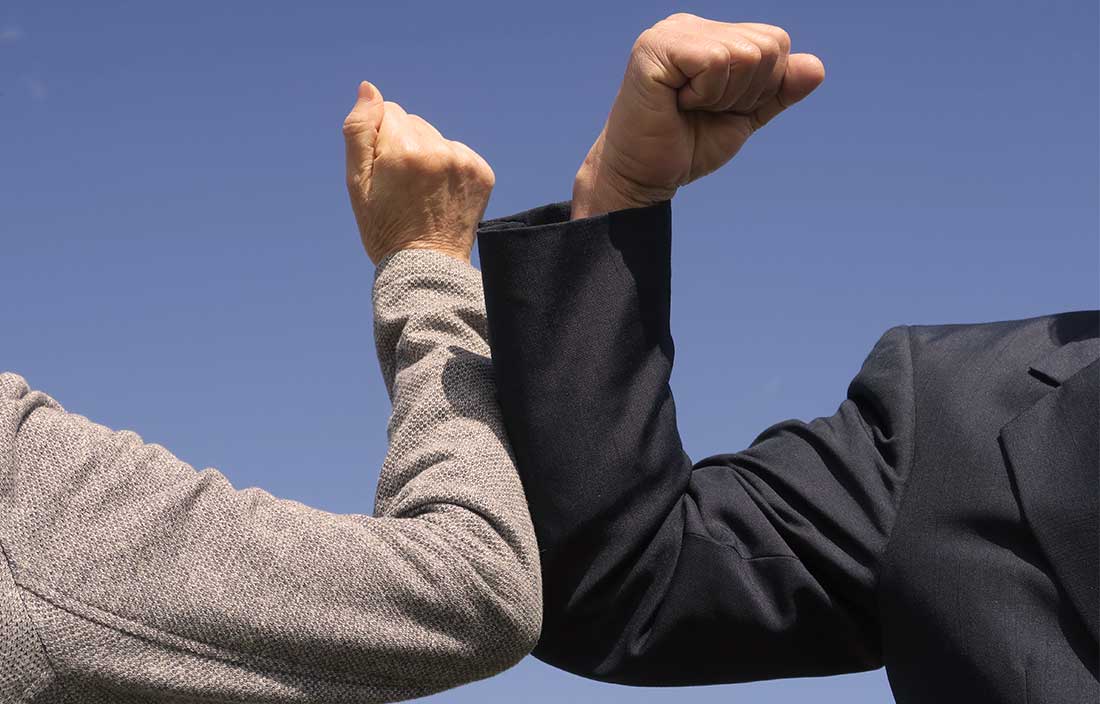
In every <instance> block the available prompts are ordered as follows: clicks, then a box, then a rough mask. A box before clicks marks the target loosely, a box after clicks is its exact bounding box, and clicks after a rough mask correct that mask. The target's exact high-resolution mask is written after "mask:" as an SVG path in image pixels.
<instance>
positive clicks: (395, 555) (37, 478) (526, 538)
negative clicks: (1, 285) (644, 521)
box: [0, 250, 541, 704]
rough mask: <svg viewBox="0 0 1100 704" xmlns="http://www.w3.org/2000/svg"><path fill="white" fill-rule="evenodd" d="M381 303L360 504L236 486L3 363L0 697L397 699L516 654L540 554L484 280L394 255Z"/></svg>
mask: <svg viewBox="0 0 1100 704" xmlns="http://www.w3.org/2000/svg"><path fill="white" fill-rule="evenodd" d="M373 301H374V315H375V318H374V320H375V322H374V325H375V327H374V330H375V340H376V343H377V352H378V358H379V360H380V363H381V367H382V373H383V376H384V378H385V382H386V387H387V389H388V391H389V393H390V396H391V399H392V403H393V412H392V416H391V418H390V422H389V428H388V435H389V450H388V454H387V455H386V458H385V461H384V464H383V466H382V469H381V475H380V479H379V484H378V490H377V498H376V503H375V507H374V515H373V516H368V515H361V514H351V515H338V514H333V513H329V512H325V511H321V510H318V509H314V508H311V507H308V506H305V505H303V504H301V503H298V502H295V501H289V500H284V499H279V498H276V497H274V496H271V495H270V494H268V493H266V492H264V491H263V490H261V489H256V488H248V489H244V490H237V489H235V488H234V487H233V486H232V485H231V484H230V483H229V482H228V480H227V479H226V478H225V476H223V475H222V474H221V473H220V472H218V471H217V470H214V469H205V470H202V471H195V470H194V469H193V468H192V467H190V466H188V465H187V464H185V463H184V462H182V461H180V460H179V459H177V458H176V457H174V456H173V455H172V454H171V453H169V452H168V450H166V449H165V448H163V447H160V446H159V445H155V444H146V443H144V442H143V441H142V440H141V438H140V437H139V436H138V435H136V434H134V433H132V432H129V431H122V432H115V431H112V430H110V429H108V428H106V427H103V426H101V425H97V424H95V423H93V422H92V421H90V420H88V419H86V418H84V417H82V416H79V415H76V414H73V413H68V412H66V411H65V410H64V409H63V408H62V407H61V406H60V405H59V404H58V403H57V402H55V401H54V400H53V399H51V398H50V397H49V396H47V395H46V394H44V393H42V392H39V391H32V390H31V389H30V388H29V387H28V385H27V383H26V382H25V381H24V380H23V379H22V378H21V377H19V376H17V375H15V374H12V373H6V374H3V375H0V549H2V550H3V558H4V559H3V561H2V562H0V702H4V703H5V704H7V703H15V702H19V703H28V704H29V703H32V702H33V703H34V704H53V703H54V702H66V703H73V702H80V703H81V704H86V703H94V702H104V703H106V702H111V703H112V704H116V703H118V702H127V703H130V702H132V703H135V704H136V703H137V702H155V701H172V702H187V701H195V702H199V701H201V702H213V701H217V702H250V701H263V702H288V703H289V702H381V701H393V700H398V699H405V698H410V697H415V696H420V695H425V694H428V693H431V692H435V691H439V690H442V689H446V688H448V687H453V686H455V685H459V684H462V683H465V682H469V681H471V680H475V679H479V678H483V677H487V676H490V675H492V674H494V673H497V672H499V671H501V670H503V669H505V668H507V667H509V666H510V665H512V664H514V663H515V662H517V661H518V660H519V659H521V658H522V657H523V656H524V655H525V654H526V653H527V652H528V651H529V650H530V648H531V647H532V646H533V645H534V642H535V639H536V638H537V634H538V631H539V626H540V618H541V609H540V604H541V593H540V578H539V562H538V552H537V548H536V544H535V539H534V533H533V529H532V526H531V523H530V517H529V514H528V512H527V508H526V503H525V499H524V494H523V489H522V486H521V484H520V481H519V478H518V476H517V474H516V471H515V466H514V461H513V459H512V456H511V453H510V449H509V446H508V443H507V441H506V439H505V436H504V433H503V428H502V425H501V419H500V415H499V411H498V408H497V404H496V401H495V397H494V395H495V390H494V384H493V376H492V370H491V365H490V362H489V358H488V354H489V349H488V346H487V344H486V329H485V314H484V303H483V297H482V291H481V280H480V276H479V274H478V272H477V271H476V270H475V269H473V268H472V267H471V266H469V265H468V264H466V263H462V262H459V261H458V260H456V259H453V258H450V257H448V256H446V255H443V254H440V253H435V252H430V251H423V250H417V251H404V252H398V253H397V254H395V255H392V256H391V257H389V258H388V259H386V260H385V261H383V262H382V263H381V264H380V266H379V267H378V269H377V271H376V277H375V283H374V290H373ZM212 402H213V401H212ZM303 471H309V468H308V467H306V468H303Z"/></svg>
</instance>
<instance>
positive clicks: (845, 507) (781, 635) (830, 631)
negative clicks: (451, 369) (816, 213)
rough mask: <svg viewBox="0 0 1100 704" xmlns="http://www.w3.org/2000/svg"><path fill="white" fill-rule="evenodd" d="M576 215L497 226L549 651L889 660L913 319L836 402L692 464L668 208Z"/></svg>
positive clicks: (679, 665) (505, 387)
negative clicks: (890, 590) (885, 613)
mask: <svg viewBox="0 0 1100 704" xmlns="http://www.w3.org/2000/svg"><path fill="white" fill-rule="evenodd" d="M568 218H569V204H568V203H558V204H554V205H550V206H545V207H543V208H538V209H535V210H532V211H528V212H526V213H522V214H520V215H517V216H513V217H511V218H505V219H499V220H495V221H488V222H486V223H482V228H481V230H480V233H479V242H480V245H479V246H480V255H481V262H482V275H483V277H484V282H485V293H486V302H487V309H488V317H489V335H490V343H491V347H492V351H493V364H494V369H495V374H496V376H497V388H498V393H499V396H500V401H501V405H502V409H503V411H504V417H505V425H506V427H507V430H508V433H509V436H510V438H511V440H512V442H513V445H514V448H515V453H516V457H517V463H518V466H519V470H520V474H521V477H522V479H523V483H524V488H525V491H526V495H527V499H528V502H529V504H530V508H531V514H532V518H533V521H534V523H535V529H536V534H537V537H538V541H539V545H540V551H541V558H542V566H543V579H544V600H545V605H544V609H545V611H544V621H543V635H542V639H541V641H540V643H539V645H538V647H537V649H536V650H535V654H536V656H538V657H539V658H540V659H542V660H545V661H546V662H549V663H551V664H553V665H556V666H558V667H561V668H563V669H566V670H569V671H571V672H575V673H577V674H581V675H584V676H587V677H592V678H595V679H601V680H606V681H613V682H621V683H630V684H670V685H671V684H703V683H716V682H736V681H745V680H756V679H766V678H775V677H789V676H805V675H823V674H832V673H839V672H849V671H857V670H865V669H871V668H875V667H878V666H879V665H880V664H881V662H880V646H879V637H878V633H879V628H878V622H877V613H876V603H875V583H876V575H877V565H878V560H879V557H880V555H881V553H882V551H883V549H884V547H885V544H886V542H887V539H888V536H889V534H890V530H891V527H892V525H893V518H894V513H895V508H896V502H897V500H898V496H899V493H900V489H901V486H902V485H903V484H904V479H905V474H906V473H907V472H908V467H909V464H910V454H911V451H912V450H911V448H912V433H913V428H912V426H913V422H914V419H913V396H912V393H913V391H912V382H911V380H912V370H911V358H910V353H909V340H908V331H907V329H906V328H895V329H893V330H891V331H889V332H888V333H886V335H884V336H883V338H882V339H881V340H880V341H879V342H878V344H877V345H876V347H875V348H874V350H873V351H872V352H871V354H870V356H869V357H868V358H867V360H866V362H865V363H864V365H863V368H862V370H861V371H860V373H859V375H858V376H857V377H856V378H855V380H854V381H853V382H852V384H851V386H850V388H849V391H848V398H847V399H846V400H845V401H844V402H843V403H842V404H841V406H840V408H839V409H838V410H837V412H836V414H835V415H833V416H831V417H827V418H819V419H817V420H814V421H811V422H809V423H803V422H798V421H788V422H784V423H780V424H778V425H775V426H774V427H772V428H769V429H768V430H766V431H765V432H764V433H763V434H762V435H760V437H759V438H758V439H757V440H756V441H755V442H754V443H753V445H752V446H751V447H750V448H748V449H746V450H744V451H742V452H739V453H736V454H724V455H716V456H713V457H709V458H706V459H704V460H702V461H700V462H698V463H697V464H694V465H693V464H692V462H691V460H690V459H689V458H688V457H687V455H686V454H685V453H684V451H683V449H682V448H681V445H680V436H679V432H678V430H677V427H676V412H675V408H674V404H673V400H672V393H671V391H670V389H669V384H668V382H669V375H670V373H671V370H672V359H673V344H672V338H671V335H670V332H669V300H670V250H671V234H670V230H671V212H670V204H669V203H668V202H665V203H661V204H658V205H654V206H650V207H648V208H637V209H631V210H623V211H617V212H613V213H609V214H606V215H602V216H598V217H593V218H586V219H583V220H576V221H569V220H568ZM731 295H736V292H735V291H731ZM750 334H751V332H750V331H746V335H750ZM716 371H717V370H716ZM721 371H722V373H734V374H735V373H736V372H737V367H736V361H731V366H730V368H729V369H727V370H721Z"/></svg>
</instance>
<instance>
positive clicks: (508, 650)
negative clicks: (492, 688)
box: [479, 571, 542, 675]
mask: <svg viewBox="0 0 1100 704" xmlns="http://www.w3.org/2000/svg"><path fill="white" fill-rule="evenodd" d="M508 582H509V584H508V585H507V586H504V585H502V586H501V587H500V588H498V589H496V590H494V593H493V597H492V598H493V604H492V605H491V606H490V608H491V609H492V611H493V618H492V621H493V626H492V628H489V629H486V632H485V634H484V636H483V643H482V647H481V648H479V651H480V652H483V653H493V654H494V657H493V658H492V660H493V662H491V663H486V664H487V665H488V666H489V667H490V668H491V669H492V670H493V671H492V672H491V673H489V674H493V675H495V674H498V673H500V672H503V671H504V670H507V669H508V668H510V667H513V666H514V665H516V664H517V663H519V661H520V660H522V659H523V658H525V657H527V655H529V654H530V653H531V651H532V650H534V648H535V645H536V644H537V643H538V640H539V634H540V633H541V632H542V588H541V583H540V580H539V577H538V573H537V572H536V573H535V576H533V577H532V575H530V574H528V573H527V572H526V571H519V572H518V573H517V574H516V575H515V578H514V579H511V580H508Z"/></svg>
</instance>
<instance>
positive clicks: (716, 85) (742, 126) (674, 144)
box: [572, 13, 825, 219]
mask: <svg viewBox="0 0 1100 704" xmlns="http://www.w3.org/2000/svg"><path fill="white" fill-rule="evenodd" d="M790 48H791V39H790V36H789V35H788V34H787V32H785V31H784V30H783V29H781V28H779V27H774V26H771V25H766V24H756V23H728V22H716V21H713V20H708V19H704V18H702V17H696V16H695V15H690V14H687V13H678V14H675V15H672V16H671V17H668V18H667V19H665V20H662V21H661V22H658V23H657V24H656V25H654V26H653V27H651V28H649V29H647V30H646V31H645V32H643V33H642V34H641V36H639V37H638V40H637V41H636V42H635V43H634V47H633V49H632V50H631V54H630V60H629V62H628V65H627V68H626V74H625V76H624V77H623V82H622V85H621V86H620V88H619V93H618V95H617V96H616V97H615V102H614V104H613V105H612V108H611V113H610V115H609V116H608V118H607V123H606V124H605V125H604V128H603V131H602V132H600V135H599V137H597V138H596V142H595V143H594V144H593V145H592V148H591V149H590V150H589V152H588V155H587V156H586V157H585V160H584V163H583V164H582V165H581V167H580V169H579V170H578V172H577V176H576V180H575V181H574V185H573V210H572V217H573V219H577V218H582V217H589V216H593V215H599V214H602V213H607V212H611V211H613V210H621V209H623V208H634V207H642V206H646V205H652V204H654V203H658V202H660V201H662V200H667V199H669V198H672V196H673V195H675V194H676V190H677V189H678V188H679V187H680V186H683V185H685V184H687V183H691V182H692V181H694V180H696V179H698V178H701V177H703V176H705V175H707V174H709V173H711V172H713V171H715V170H716V169H718V168H719V167H721V166H722V165H723V164H725V163H726V162H727V161H729V160H730V159H732V158H733V156H734V155H735V154H736V153H737V152H738V150H739V149H741V147H742V145H744V143H745V141H746V140H748V138H749V137H750V136H751V135H752V134H753V132H755V131H756V130H758V129H760V128H761V127H763V126H764V125H765V124H767V123H768V122H769V121H770V120H771V119H772V118H774V117H775V116H776V115H778V114H779V113H781V112H782V111H783V110H785V109H787V108H789V107H790V106H792V105H794V104H795V103H797V102H798V101H799V100H802V99H803V98H805V97H806V96H807V95H809V94H810V93H811V92H812V91H813V90H814V89H815V88H817V86H819V85H820V84H821V82H822V81H823V80H824V79H825V67H824V65H823V64H822V63H821V60H820V59H818V58H817V57H816V56H813V55H812V54H791V53H790Z"/></svg>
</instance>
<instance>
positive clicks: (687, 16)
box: [658, 12, 699, 24]
mask: <svg viewBox="0 0 1100 704" xmlns="http://www.w3.org/2000/svg"><path fill="white" fill-rule="evenodd" d="M697 19H699V18H698V17H697V16H695V15H693V14H691V13H690V12H673V13H672V14H671V15H669V16H668V17H666V18H664V19H663V20H661V22H668V23H676V22H685V21H690V20H697ZM658 24H659V23H658Z"/></svg>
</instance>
